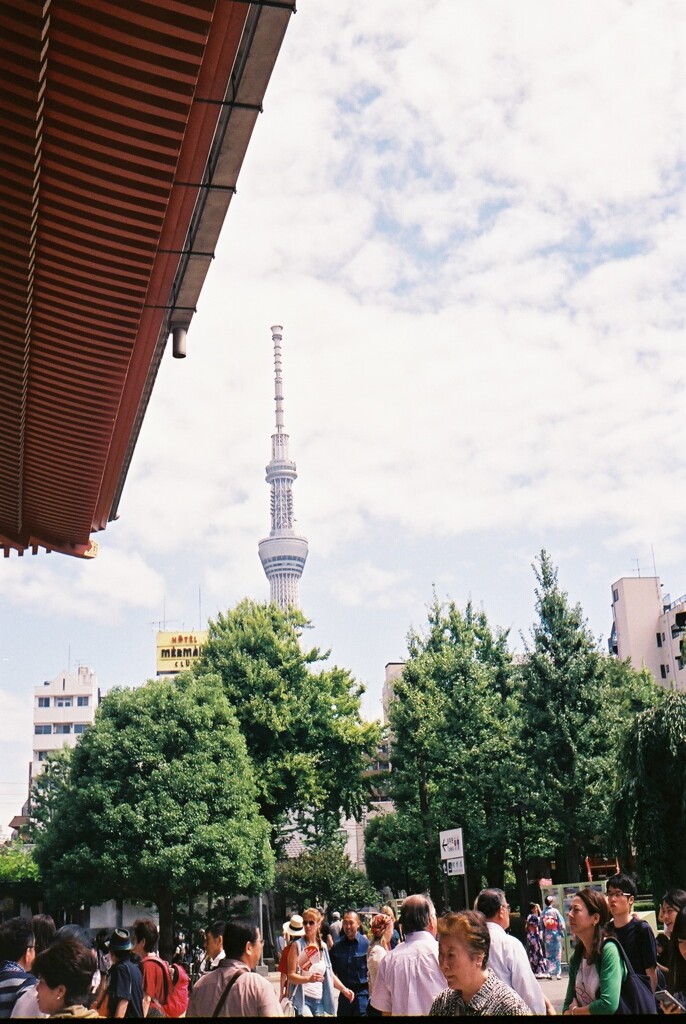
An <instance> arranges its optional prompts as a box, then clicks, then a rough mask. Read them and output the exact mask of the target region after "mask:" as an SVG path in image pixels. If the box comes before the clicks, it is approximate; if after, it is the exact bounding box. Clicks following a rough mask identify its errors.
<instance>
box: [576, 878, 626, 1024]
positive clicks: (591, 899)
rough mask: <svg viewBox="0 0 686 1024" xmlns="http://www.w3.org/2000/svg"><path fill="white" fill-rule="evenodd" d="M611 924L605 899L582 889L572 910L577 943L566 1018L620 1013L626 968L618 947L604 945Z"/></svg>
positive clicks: (607, 943) (597, 893)
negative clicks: (605, 930)
mask: <svg viewBox="0 0 686 1024" xmlns="http://www.w3.org/2000/svg"><path fill="white" fill-rule="evenodd" d="M609 920H610V908H609V905H608V902H607V900H606V898H605V896H603V894H602V893H601V892H595V891H594V890H593V889H579V891H578V893H577V894H576V896H575V897H574V899H573V900H572V905H571V907H570V908H569V930H570V932H571V933H572V935H575V936H576V938H577V940H578V941H577V944H576V948H575V950H574V952H573V953H572V956H571V959H570V962H569V984H568V985H567V995H566V996H565V1001H564V1007H563V1010H562V1012H563V1013H565V1014H568V1015H571V1014H573V1015H574V1016H578V1015H579V1014H587V1013H593V1014H596V1013H616V1012H617V1008H618V1006H619V997H620V994H621V991H622V982H623V981H624V977H625V974H626V967H625V966H624V963H623V961H622V958H621V956H620V954H619V951H618V949H617V946H616V945H615V943H614V942H606V943H603V938H604V937H603V928H604V927H605V925H606V924H607V922H608V921H609Z"/></svg>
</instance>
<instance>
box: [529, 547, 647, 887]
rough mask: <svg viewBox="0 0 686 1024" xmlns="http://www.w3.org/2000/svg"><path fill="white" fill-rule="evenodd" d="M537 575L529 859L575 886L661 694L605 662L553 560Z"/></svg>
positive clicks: (544, 561)
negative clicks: (626, 759)
mask: <svg viewBox="0 0 686 1024" xmlns="http://www.w3.org/2000/svg"><path fill="white" fill-rule="evenodd" d="M533 569H534V574H535V577H536V582H537V588H536V612H537V616H538V621H537V622H536V623H535V625H534V627H533V634H532V635H533V644H532V645H531V646H530V647H529V649H528V650H527V656H526V659H525V662H524V664H523V666H522V669H521V687H522V701H521V709H522V731H521V737H522V754H523V760H524V761H525V763H526V775H525V776H523V777H522V780H521V786H522V789H521V799H523V800H524V802H525V804H526V806H527V809H528V820H527V828H528V830H529V832H530V834H533V835H534V836H535V839H534V842H533V843H530V844H529V852H530V853H534V852H537V853H541V854H545V855H548V856H551V855H552V856H554V857H555V860H556V865H557V876H558V877H559V878H560V880H561V881H569V882H575V881H577V880H578V879H579V871H580V866H581V858H582V856H583V854H584V852H586V851H589V850H590V849H592V848H594V847H595V846H597V845H598V843H599V842H600V843H602V842H603V841H604V839H605V838H606V837H607V836H608V833H609V826H610V810H611V805H612V802H613V801H614V800H615V793H616V789H617V785H618V753H619V749H620V746H621V744H622V742H623V739H624V736H625V734H626V730H627V729H628V728H629V727H630V725H631V722H632V720H633V718H634V716H635V714H636V713H637V711H639V710H641V709H643V708H644V707H646V706H649V705H650V704H653V703H655V702H656V701H657V700H658V699H659V698H658V688H657V687H656V686H655V684H654V683H652V682H651V681H650V679H649V677H648V676H647V674H646V673H637V672H634V671H633V670H632V669H631V667H630V666H629V665H628V664H626V663H622V662H617V661H616V660H614V659H611V658H608V657H607V656H603V655H601V653H600V651H599V649H598V644H597V642H596V640H595V638H594V637H593V635H592V634H591V632H590V630H589V629H588V626H587V624H586V620H585V618H584V614H583V611H582V608H581V606H580V605H579V604H576V605H571V604H570V601H569V597H568V595H567V593H566V592H565V591H564V590H562V588H561V587H560V585H559V582H558V574H557V569H556V568H555V566H554V565H553V563H552V561H551V559H550V556H549V555H548V553H547V552H546V551H542V552H541V554H540V557H539V560H538V563H537V564H536V565H534V566H533Z"/></svg>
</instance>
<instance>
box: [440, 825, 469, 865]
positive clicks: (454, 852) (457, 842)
mask: <svg viewBox="0 0 686 1024" xmlns="http://www.w3.org/2000/svg"><path fill="white" fill-rule="evenodd" d="M438 837H439V845H440V848H441V860H454V859H455V858H457V857H461V858H464V848H463V845H462V829H461V828H449V829H447V831H445V832H439V834H438ZM458 873H459V874H464V871H461V872H455V874H458Z"/></svg>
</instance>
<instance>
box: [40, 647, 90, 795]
mask: <svg viewBox="0 0 686 1024" xmlns="http://www.w3.org/2000/svg"><path fill="white" fill-rule="evenodd" d="M98 696H99V694H98V680H97V676H96V675H95V672H93V671H92V670H91V669H89V668H87V667H86V665H79V667H78V669H77V672H76V675H72V674H71V673H69V672H66V671H65V672H60V673H59V675H56V676H55V678H54V679H46V681H45V682H44V683H41V684H40V685H39V686H34V688H33V764H32V776H33V777H34V778H35V776H36V775H38V774H39V772H40V771H41V770H42V768H43V762H44V761H45V758H46V757H47V755H48V753H50V751H52V750H59V749H60V748H61V747H64V746H68V747H74V746H76V743H77V741H78V738H79V736H80V735H81V734H82V733H83V732H84V730H85V728H86V726H87V725H90V724H91V723H92V722H93V718H94V717H95V709H96V707H97V706H98Z"/></svg>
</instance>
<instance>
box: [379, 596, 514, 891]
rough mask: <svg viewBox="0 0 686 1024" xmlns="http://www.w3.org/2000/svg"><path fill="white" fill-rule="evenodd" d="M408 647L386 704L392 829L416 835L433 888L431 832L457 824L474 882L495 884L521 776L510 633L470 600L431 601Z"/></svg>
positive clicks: (435, 857) (435, 867)
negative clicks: (461, 604) (461, 603)
mask: <svg viewBox="0 0 686 1024" xmlns="http://www.w3.org/2000/svg"><path fill="white" fill-rule="evenodd" d="M408 648H409V658H408V660H407V663H406V665H405V668H404V671H403V675H402V677H401V678H400V679H398V680H397V681H394V694H395V699H394V700H393V702H392V703H391V706H390V709H389V717H390V725H391V731H392V745H391V763H392V773H391V780H390V786H391V793H392V796H393V798H394V800H395V803H396V808H397V812H398V816H399V818H398V827H399V830H400V832H401V834H403V835H405V834H408V833H414V835H415V836H416V842H417V844H418V848H419V850H421V851H422V854H423V859H424V871H423V875H424V877H428V878H429V879H430V880H431V887H432V890H433V891H434V893H435V894H437V891H438V886H439V849H438V833H439V831H441V830H442V829H446V828H451V827H454V826H458V825H459V826H462V827H463V829H464V835H465V847H466V852H467V864H468V869H469V870H470V871H471V872H472V874H473V876H474V878H475V884H476V885H480V880H481V878H482V876H484V875H487V876H491V879H492V881H493V882H495V883H498V882H499V883H500V884H502V873H503V860H504V851H505V847H506V845H507V837H508V831H509V829H510V828H511V821H510V818H511V805H512V802H513V797H514V788H515V786H516V782H517V776H518V765H517V754H516V746H515V739H516V736H515V725H514V721H515V717H514V716H515V713H516V703H517V695H516V694H515V693H513V688H512V666H511V656H510V655H509V653H508V651H507V633H506V632H503V631H495V632H494V631H493V630H492V629H491V627H490V625H489V623H488V620H487V618H486V615H485V614H484V613H483V612H476V611H475V610H474V608H473V607H472V605H471V603H470V604H468V605H467V607H466V609H465V611H464V612H461V611H460V610H459V609H458V608H457V607H456V606H455V604H454V603H453V602H449V603H448V604H446V605H442V604H441V603H440V602H439V601H438V600H437V599H434V602H433V604H432V605H431V607H430V608H429V616H428V628H427V629H426V631H425V633H423V634H418V633H415V632H412V633H410V636H409V637H408ZM385 827H387V828H390V827H391V826H390V825H389V826H385ZM378 828H380V829H382V828H384V826H378ZM415 870H416V868H415Z"/></svg>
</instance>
